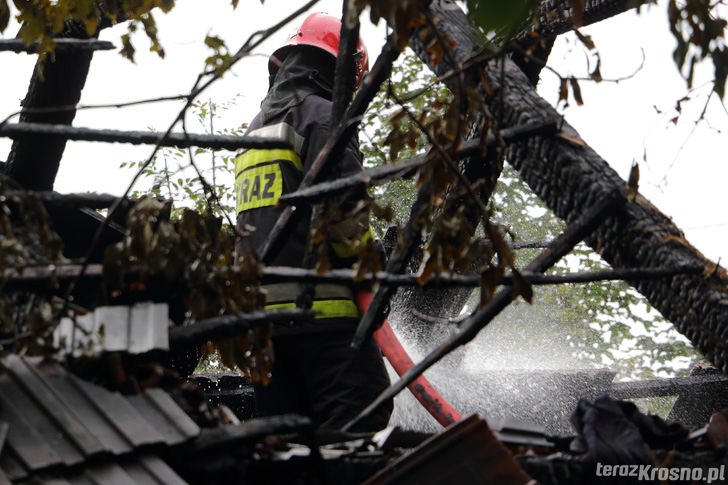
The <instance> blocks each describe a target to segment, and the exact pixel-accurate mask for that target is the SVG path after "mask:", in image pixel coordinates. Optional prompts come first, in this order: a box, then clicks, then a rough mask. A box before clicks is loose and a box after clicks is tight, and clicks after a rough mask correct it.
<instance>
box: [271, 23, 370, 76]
mask: <svg viewBox="0 0 728 485" xmlns="http://www.w3.org/2000/svg"><path fill="white" fill-rule="evenodd" d="M340 38H341V20H339V19H338V18H337V17H334V16H333V15H329V14H326V13H312V14H311V15H309V16H308V17H306V20H304V21H303V23H302V24H301V26H300V27H299V28H298V29H296V31H295V32H293V33H292V34H291V36H290V37H289V38H288V41H287V42H286V43H285V44H284V45H283V46H281V47H279V48H278V49H277V50H276V51H275V52H274V53H273V55H271V57H270V60H269V61H268V72H269V73H270V74H271V75H274V74H275V73H276V72H277V71H278V66H280V64H281V62H283V59H285V58H286V55H287V54H288V51H290V50H291V48H292V47H294V46H297V45H310V46H313V47H318V48H319V49H323V50H325V51H326V52H328V53H329V54H331V55H333V56H334V57H336V56H337V55H338V53H339V39H340ZM354 55H355V60H356V65H355V67H356V77H355V78H354V86H359V83H360V82H361V80H362V78H363V77H364V74H365V73H366V72H367V71H369V54H367V48H366V46H365V45H364V43H363V42H362V41H361V37H359V41H358V42H357V44H356V54H354Z"/></svg>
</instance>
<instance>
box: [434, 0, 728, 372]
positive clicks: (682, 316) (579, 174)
mask: <svg viewBox="0 0 728 485" xmlns="http://www.w3.org/2000/svg"><path fill="white" fill-rule="evenodd" d="M430 8H431V10H432V12H433V14H434V15H436V16H437V17H439V18H440V20H441V21H440V23H439V24H438V28H440V29H443V30H444V31H445V32H447V33H448V34H449V35H451V36H452V37H453V38H454V40H455V41H456V42H457V44H458V45H460V46H468V45H469V46H470V50H471V51H476V50H477V49H478V48H479V47H478V46H479V44H478V43H479V42H480V37H479V36H477V37H471V36H469V35H468V32H469V31H470V29H472V27H471V26H470V24H469V22H468V20H467V17H466V16H465V14H464V13H463V11H462V10H461V9H460V8H459V7H458V6H457V5H455V4H453V3H447V4H444V3H441V4H439V5H436V4H434V3H433V4H432V6H431V7H430ZM482 69H483V73H484V75H485V76H486V77H487V79H488V80H489V82H490V83H491V87H492V88H493V90H494V94H493V96H492V97H488V98H487V100H486V103H487V105H488V107H489V109H491V110H500V113H501V118H502V122H503V126H504V127H508V126H518V125H522V124H523V123H526V122H532V121H537V120H540V119H550V118H553V117H555V116H558V113H557V112H556V110H555V109H554V108H553V107H552V106H551V105H550V104H549V103H548V102H547V101H545V100H544V99H542V98H541V97H540V96H539V95H538V94H537V93H536V92H535V90H534V89H533V87H532V86H531V84H530V83H529V81H528V79H527V78H526V76H525V75H524V74H523V73H522V72H521V70H520V69H519V68H518V66H516V65H515V64H514V63H513V62H511V61H509V60H508V59H505V60H504V61H503V63H502V64H501V63H498V64H497V65H495V64H489V65H484V66H482ZM506 160H507V161H508V162H509V163H510V164H511V165H513V167H514V168H516V170H518V172H519V173H520V175H521V177H522V178H523V180H524V181H525V182H526V183H527V184H528V185H529V186H530V187H531V189H532V190H533V191H534V193H536V195H538V196H539V198H540V199H541V200H542V201H544V203H545V204H546V205H547V206H548V207H549V208H550V209H551V210H552V211H554V213H555V214H556V215H557V216H558V217H560V218H561V219H563V220H565V221H567V223H568V222H570V221H573V220H574V219H575V218H576V217H578V216H579V214H581V213H582V211H583V208H584V207H590V206H592V205H593V204H594V202H595V201H596V200H598V199H600V198H602V197H606V196H608V195H609V194H615V193H617V194H621V197H623V198H624V199H625V200H626V199H627V195H626V193H627V187H626V183H625V181H624V180H622V179H621V178H620V177H619V175H618V174H617V173H616V172H615V171H614V170H613V169H612V168H611V167H610V166H609V164H608V163H607V162H606V161H605V160H604V159H603V158H601V157H600V156H599V155H598V154H597V153H596V152H595V151H594V150H593V149H592V148H590V147H589V146H588V145H586V143H585V142H584V141H583V140H581V137H580V136H579V134H578V133H577V131H576V130H575V129H574V128H573V127H571V126H570V125H569V124H568V123H566V122H564V123H563V125H562V126H561V134H560V135H559V136H558V137H541V136H536V137H531V138H529V139H528V140H526V141H522V142H517V143H512V144H510V145H509V146H508V147H507V149H506ZM586 242H587V244H589V245H590V246H591V247H592V248H593V249H595V251H597V252H598V253H599V254H600V255H601V256H602V258H604V260H605V261H607V262H608V263H609V264H610V265H611V266H612V268H614V269H619V268H629V267H637V266H651V267H676V266H680V265H687V266H701V265H702V266H704V267H705V269H706V271H705V275H681V276H676V277H674V278H671V279H669V280H667V279H655V280H642V281H637V282H635V288H636V289H637V290H638V291H640V293H642V294H643V295H644V296H645V297H646V298H647V300H648V301H649V302H650V303H651V304H652V305H653V306H654V307H655V308H656V309H657V310H658V311H660V313H662V314H663V315H664V316H665V318H667V319H668V320H670V321H672V322H673V323H674V324H675V326H676V328H677V329H678V330H679V331H680V332H681V333H682V334H684V335H685V336H686V337H688V339H690V341H691V342H692V343H693V345H694V346H695V347H696V348H697V349H698V350H699V351H700V352H701V353H702V354H703V355H705V356H706V357H707V358H708V359H709V360H710V361H711V362H712V363H713V364H714V365H715V366H716V367H718V368H720V369H721V370H722V371H723V372H728V273H726V271H725V270H724V269H723V268H722V267H720V266H719V265H717V264H715V263H713V262H711V261H709V260H708V259H707V258H706V257H705V256H703V254H701V253H700V251H698V250H697V249H696V248H694V247H693V246H692V245H691V244H690V243H689V242H688V241H687V240H686V239H685V237H684V235H683V233H682V231H680V229H678V228H677V227H676V226H675V224H674V223H673V222H672V221H671V220H670V218H669V217H667V216H666V215H665V214H663V213H662V212H660V210H659V209H657V208H656V207H655V206H654V205H652V204H651V203H650V202H649V201H648V200H647V199H645V198H644V197H642V196H639V195H638V196H637V197H635V198H634V199H632V198H630V200H626V203H625V205H624V207H623V209H622V210H621V211H620V213H619V215H618V216H617V217H613V218H611V219H610V220H609V223H608V224H603V225H602V226H600V227H599V228H598V230H597V231H596V232H595V233H594V234H593V235H592V236H590V237H589V238H587V240H586Z"/></svg>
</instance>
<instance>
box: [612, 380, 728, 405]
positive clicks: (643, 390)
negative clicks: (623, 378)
mask: <svg viewBox="0 0 728 485" xmlns="http://www.w3.org/2000/svg"><path fill="white" fill-rule="evenodd" d="M716 391H718V392H721V393H722V394H723V395H728V376H725V375H721V374H713V375H702V376H689V377H674V378H672V379H652V380H648V381H632V382H615V383H614V384H612V389H610V391H609V395H610V396H612V397H614V398H616V399H641V398H645V397H658V396H686V395H690V394H693V393H695V392H698V393H701V392H711V393H714V392H716Z"/></svg>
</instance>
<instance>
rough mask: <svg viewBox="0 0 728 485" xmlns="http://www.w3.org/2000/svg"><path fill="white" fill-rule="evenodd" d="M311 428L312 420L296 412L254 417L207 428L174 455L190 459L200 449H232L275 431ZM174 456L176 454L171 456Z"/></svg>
mask: <svg viewBox="0 0 728 485" xmlns="http://www.w3.org/2000/svg"><path fill="white" fill-rule="evenodd" d="M310 428H311V420H310V419H309V418H307V417H304V416H298V415H295V414H281V415H279V416H270V417H265V418H254V419H250V420H248V421H244V422H242V423H240V424H236V425H227V426H219V427H217V428H209V429H204V430H202V432H201V433H200V436H199V437H197V439H195V440H193V441H190V442H189V443H187V444H185V445H183V446H180V447H178V448H176V449H175V450H174V455H181V456H182V457H185V458H187V459H190V458H195V457H196V456H197V454H198V453H205V452H210V451H215V450H220V449H227V450H229V449H231V447H234V446H238V445H240V444H242V443H245V442H249V441H251V440H258V439H260V438H263V437H265V436H268V435H272V434H290V433H300V432H305V431H307V430H308V429H310ZM170 458H171V459H174V456H172V457H170Z"/></svg>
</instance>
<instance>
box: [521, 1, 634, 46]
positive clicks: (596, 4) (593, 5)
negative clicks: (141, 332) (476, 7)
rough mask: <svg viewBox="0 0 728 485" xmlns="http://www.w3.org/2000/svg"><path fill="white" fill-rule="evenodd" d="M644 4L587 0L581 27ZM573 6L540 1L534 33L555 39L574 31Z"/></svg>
mask: <svg viewBox="0 0 728 485" xmlns="http://www.w3.org/2000/svg"><path fill="white" fill-rule="evenodd" d="M644 3H647V2H646V1H639V0H638V1H635V0H587V1H586V2H585V4H584V11H583V12H582V14H581V25H582V26H586V25H591V24H595V23H597V22H601V21H602V20H606V19H608V18H610V17H614V16H615V15H619V14H621V13H624V12H627V11H629V10H631V9H633V8H638V7H639V6H640V5H641V4H644ZM573 5H574V2H573V1H572V0H542V1H541V3H540V4H539V6H538V11H537V12H536V16H537V18H538V26H537V27H538V28H537V29H536V32H538V33H539V34H540V35H542V36H544V37H555V36H557V35H560V34H564V33H566V32H569V31H571V30H574V20H573V19H572V7H573ZM531 31H532V29H531V28H529V29H526V30H525V31H524V32H521V33H520V34H519V35H518V36H517V38H519V39H523V38H525V37H527V36H528V35H529V34H530V32H531Z"/></svg>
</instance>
